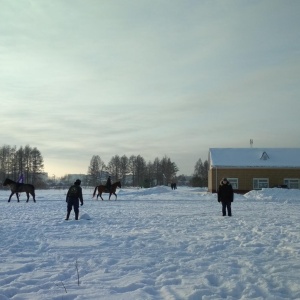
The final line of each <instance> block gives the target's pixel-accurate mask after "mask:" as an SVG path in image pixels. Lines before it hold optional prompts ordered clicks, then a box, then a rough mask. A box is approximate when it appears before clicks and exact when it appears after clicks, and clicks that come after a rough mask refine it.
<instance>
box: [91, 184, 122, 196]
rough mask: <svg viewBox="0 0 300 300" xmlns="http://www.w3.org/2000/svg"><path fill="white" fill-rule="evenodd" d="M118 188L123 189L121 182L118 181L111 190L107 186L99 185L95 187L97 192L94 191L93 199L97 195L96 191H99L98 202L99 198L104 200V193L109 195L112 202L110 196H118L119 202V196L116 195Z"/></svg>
mask: <svg viewBox="0 0 300 300" xmlns="http://www.w3.org/2000/svg"><path fill="white" fill-rule="evenodd" d="M117 187H119V188H121V182H120V181H117V182H115V183H113V184H112V185H111V187H110V190H108V189H107V187H106V186H105V185H97V186H96V187H95V190H94V194H93V197H95V195H96V191H97V189H98V194H97V200H98V197H99V196H100V198H101V199H102V200H103V198H102V193H109V198H108V200H110V196H111V195H112V194H114V195H115V196H116V199H115V200H117V194H116V189H117Z"/></svg>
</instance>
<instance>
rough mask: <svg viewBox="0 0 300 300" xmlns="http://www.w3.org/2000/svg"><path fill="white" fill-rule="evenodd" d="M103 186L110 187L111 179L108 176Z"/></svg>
mask: <svg viewBox="0 0 300 300" xmlns="http://www.w3.org/2000/svg"><path fill="white" fill-rule="evenodd" d="M105 186H106V187H107V188H110V187H111V179H110V177H108V179H107V181H106V185H105Z"/></svg>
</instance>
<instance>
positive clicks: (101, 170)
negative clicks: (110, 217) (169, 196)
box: [88, 155, 178, 187]
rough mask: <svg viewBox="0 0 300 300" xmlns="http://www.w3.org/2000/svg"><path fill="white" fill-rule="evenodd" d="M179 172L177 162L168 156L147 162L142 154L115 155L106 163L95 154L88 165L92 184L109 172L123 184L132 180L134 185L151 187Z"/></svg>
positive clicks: (163, 182) (170, 178)
mask: <svg viewBox="0 0 300 300" xmlns="http://www.w3.org/2000/svg"><path fill="white" fill-rule="evenodd" d="M177 172H178V167H177V165H176V163H175V162H173V161H171V159H170V158H169V157H167V156H164V157H163V158H161V159H159V158H155V159H154V160H153V161H152V162H151V161H148V162H146V160H145V159H144V158H143V157H142V156H141V155H137V156H136V155H131V156H130V157H128V156H126V155H123V156H119V155H115V156H113V157H112V158H111V159H110V161H109V162H108V164H107V165H106V164H105V163H104V161H103V160H102V159H101V157H100V156H99V155H93V157H92V159H91V161H90V165H89V167H88V175H89V178H90V184H91V185H98V184H99V182H101V180H102V178H103V175H106V174H108V173H109V174H110V175H111V176H113V178H114V180H117V179H120V180H121V182H122V184H123V185H127V184H128V183H129V181H130V185H133V186H143V187H150V186H154V185H163V184H167V183H168V182H170V181H171V180H172V179H173V178H175V176H176V173H177ZM128 174H130V175H128Z"/></svg>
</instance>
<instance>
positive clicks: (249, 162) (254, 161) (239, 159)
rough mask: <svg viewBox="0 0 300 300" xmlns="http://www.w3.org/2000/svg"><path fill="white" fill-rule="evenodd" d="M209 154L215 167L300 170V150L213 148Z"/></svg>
mask: <svg viewBox="0 0 300 300" xmlns="http://www.w3.org/2000/svg"><path fill="white" fill-rule="evenodd" d="M209 153H210V158H211V162H210V163H211V165H212V166H214V167H265V168H266V167H267V168H269V167H271V168H273V167H280V168H284V167H286V168H300V148H211V149H209ZM264 157H265V158H267V159H263V158H264Z"/></svg>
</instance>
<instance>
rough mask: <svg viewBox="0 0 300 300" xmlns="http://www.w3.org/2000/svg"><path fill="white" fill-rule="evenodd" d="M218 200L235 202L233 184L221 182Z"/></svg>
mask: <svg viewBox="0 0 300 300" xmlns="http://www.w3.org/2000/svg"><path fill="white" fill-rule="evenodd" d="M218 202H224V203H231V202H233V189H232V186H231V184H230V183H229V182H228V181H227V183H224V182H221V183H220V185H219V190H218Z"/></svg>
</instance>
